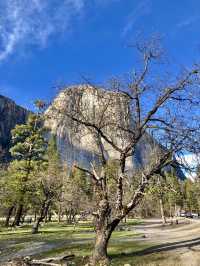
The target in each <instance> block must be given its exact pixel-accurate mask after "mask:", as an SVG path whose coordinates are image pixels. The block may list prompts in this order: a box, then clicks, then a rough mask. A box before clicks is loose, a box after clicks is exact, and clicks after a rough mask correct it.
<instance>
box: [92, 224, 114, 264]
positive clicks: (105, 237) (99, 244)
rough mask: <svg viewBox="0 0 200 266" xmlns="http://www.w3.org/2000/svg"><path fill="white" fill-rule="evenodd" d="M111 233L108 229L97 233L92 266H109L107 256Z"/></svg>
mask: <svg viewBox="0 0 200 266" xmlns="http://www.w3.org/2000/svg"><path fill="white" fill-rule="evenodd" d="M110 235H111V234H110V233H109V231H107V230H106V229H102V230H101V231H97V232H96V239H95V245H94V252H93V256H92V261H91V265H97V264H98V263H99V265H108V264H109V258H108V254H107V247H108V241H109V238H110Z"/></svg>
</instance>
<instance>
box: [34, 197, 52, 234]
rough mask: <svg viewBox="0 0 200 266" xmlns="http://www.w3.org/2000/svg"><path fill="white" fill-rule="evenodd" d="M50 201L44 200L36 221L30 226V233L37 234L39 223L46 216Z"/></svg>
mask: <svg viewBox="0 0 200 266" xmlns="http://www.w3.org/2000/svg"><path fill="white" fill-rule="evenodd" d="M50 204H51V202H50V201H44V202H43V204H42V207H41V211H40V216H39V217H38V218H37V221H36V222H35V223H34V225H33V228H32V234H37V233H38V231H39V226H40V223H41V222H42V221H43V220H44V219H45V217H47V214H48V210H49V206H50Z"/></svg>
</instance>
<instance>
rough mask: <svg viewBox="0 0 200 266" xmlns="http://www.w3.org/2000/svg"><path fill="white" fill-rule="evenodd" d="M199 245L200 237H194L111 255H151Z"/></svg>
mask: <svg viewBox="0 0 200 266" xmlns="http://www.w3.org/2000/svg"><path fill="white" fill-rule="evenodd" d="M198 245H199V246H200V237H197V238H193V239H190V240H184V241H177V242H172V243H166V244H161V245H155V246H153V247H149V248H146V249H143V250H140V251H135V252H131V253H121V254H114V255H112V256H111V257H112V258H119V257H120V258H122V257H132V256H143V255H149V254H154V253H159V252H165V251H171V250H178V249H181V248H188V249H192V248H193V247H195V246H198Z"/></svg>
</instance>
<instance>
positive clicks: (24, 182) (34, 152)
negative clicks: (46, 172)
mask: <svg viewBox="0 0 200 266" xmlns="http://www.w3.org/2000/svg"><path fill="white" fill-rule="evenodd" d="M36 106H38V110H39V111H38V113H37V114H30V116H29V118H28V121H27V123H26V124H24V125H17V126H16V127H15V128H14V129H13V130H12V148H11V149H10V152H11V155H12V157H13V161H12V162H11V164H10V166H9V169H8V171H9V173H10V175H11V176H12V177H13V180H14V183H15V186H16V194H17V195H18V196H17V210H16V215H15V219H14V222H13V225H14V226H16V225H17V226H18V225H19V224H20V220H21V217H22V213H23V207H24V204H25V202H26V196H27V192H29V191H30V189H31V188H32V187H33V186H32V185H31V184H32V182H34V174H35V173H36V172H37V171H39V169H40V168H41V167H42V164H43V163H44V162H45V160H44V154H45V151H46V147H47V144H46V141H45V138H44V133H45V128H44V127H43V116H42V114H41V106H39V105H38V104H37V102H36Z"/></svg>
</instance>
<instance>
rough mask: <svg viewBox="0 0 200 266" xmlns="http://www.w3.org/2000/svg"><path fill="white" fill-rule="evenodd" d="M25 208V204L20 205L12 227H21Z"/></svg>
mask: <svg viewBox="0 0 200 266" xmlns="http://www.w3.org/2000/svg"><path fill="white" fill-rule="evenodd" d="M23 207H24V206H23V204H19V206H18V208H17V211H16V215H15V219H14V222H13V224H12V226H19V225H20V221H21V217H22V212H23Z"/></svg>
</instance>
